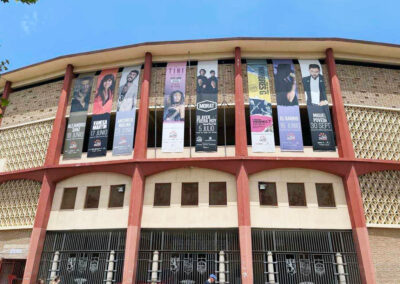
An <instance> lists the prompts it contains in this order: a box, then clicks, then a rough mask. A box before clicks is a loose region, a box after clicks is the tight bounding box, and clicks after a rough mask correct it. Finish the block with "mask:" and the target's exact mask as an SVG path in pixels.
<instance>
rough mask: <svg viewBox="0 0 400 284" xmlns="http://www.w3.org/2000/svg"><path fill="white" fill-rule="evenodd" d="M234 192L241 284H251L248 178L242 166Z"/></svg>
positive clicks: (237, 174)
mask: <svg viewBox="0 0 400 284" xmlns="http://www.w3.org/2000/svg"><path fill="white" fill-rule="evenodd" d="M236 191H237V210H238V225H239V244H240V264H241V277H242V284H253V255H252V247H251V223H250V197H249V192H250V190H249V178H248V175H247V171H246V169H245V167H244V165H243V164H241V165H240V167H239V169H238V172H237V173H236Z"/></svg>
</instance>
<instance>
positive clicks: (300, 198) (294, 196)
mask: <svg viewBox="0 0 400 284" xmlns="http://www.w3.org/2000/svg"><path fill="white" fill-rule="evenodd" d="M287 190H288V196H289V206H307V202H306V192H305V189H304V183H288V184H287Z"/></svg>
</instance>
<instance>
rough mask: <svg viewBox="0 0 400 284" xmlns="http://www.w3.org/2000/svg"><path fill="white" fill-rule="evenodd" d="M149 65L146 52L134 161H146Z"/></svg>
mask: <svg viewBox="0 0 400 284" xmlns="http://www.w3.org/2000/svg"><path fill="white" fill-rule="evenodd" d="M151 65H152V56H151V53H149V52H147V53H146V57H145V61H144V70H143V81H142V86H141V88H140V108H139V117H138V124H137V130H136V137H135V150H134V154H133V157H134V158H135V159H146V157H147V137H148V128H149V96H150V80H151Z"/></svg>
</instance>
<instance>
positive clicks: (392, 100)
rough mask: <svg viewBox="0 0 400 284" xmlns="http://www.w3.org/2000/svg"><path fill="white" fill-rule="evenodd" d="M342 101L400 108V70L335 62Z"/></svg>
mask: <svg viewBox="0 0 400 284" xmlns="http://www.w3.org/2000/svg"><path fill="white" fill-rule="evenodd" d="M336 68H337V73H338V77H339V80H340V87H341V90H342V96H343V102H344V103H345V104H355V105H365V106H372V107H388V108H400V70H395V69H389V68H378V67H366V66H354V65H344V64H337V65H336Z"/></svg>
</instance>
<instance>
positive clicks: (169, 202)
mask: <svg viewBox="0 0 400 284" xmlns="http://www.w3.org/2000/svg"><path fill="white" fill-rule="evenodd" d="M157 185H160V186H165V185H169V188H168V190H169V194H168V196H169V200H168V205H165V204H161V205H160V204H156V193H157V192H158V191H159V190H161V188H159V189H158V190H157ZM163 190H165V189H163ZM171 192H172V184H171V183H170V182H169V183H168V182H158V183H155V184H154V196H153V207H169V206H171Z"/></svg>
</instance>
